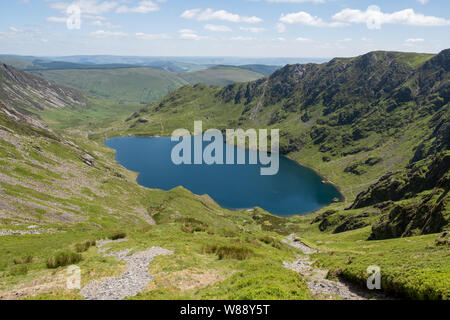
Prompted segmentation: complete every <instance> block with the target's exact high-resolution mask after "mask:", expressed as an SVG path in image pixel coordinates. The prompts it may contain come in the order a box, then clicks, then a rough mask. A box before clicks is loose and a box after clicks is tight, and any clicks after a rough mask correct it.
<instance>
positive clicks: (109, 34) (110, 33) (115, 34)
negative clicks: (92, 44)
mask: <svg viewBox="0 0 450 320" xmlns="http://www.w3.org/2000/svg"><path fill="white" fill-rule="evenodd" d="M90 35H91V36H92V37H96V38H107V37H127V36H128V34H127V33H125V32H121V31H117V32H115V31H105V30H97V31H94V32H91V33H90Z"/></svg>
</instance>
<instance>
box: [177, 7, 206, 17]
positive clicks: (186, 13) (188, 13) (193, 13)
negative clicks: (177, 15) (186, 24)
mask: <svg viewBox="0 0 450 320" xmlns="http://www.w3.org/2000/svg"><path fill="white" fill-rule="evenodd" d="M201 10H202V9H191V10H186V11H184V12H183V13H182V14H181V17H182V18H185V19H194V18H195V16H196V15H197V14H198V13H199V12H200V11H201Z"/></svg>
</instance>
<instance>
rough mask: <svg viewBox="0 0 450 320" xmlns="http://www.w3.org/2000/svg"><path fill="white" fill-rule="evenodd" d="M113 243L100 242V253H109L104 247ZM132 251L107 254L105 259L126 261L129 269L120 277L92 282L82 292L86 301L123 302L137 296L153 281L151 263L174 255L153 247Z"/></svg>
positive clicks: (126, 250)
mask: <svg viewBox="0 0 450 320" xmlns="http://www.w3.org/2000/svg"><path fill="white" fill-rule="evenodd" d="M119 241H124V240H119ZM112 242H113V241H103V242H99V244H98V246H99V247H100V248H101V249H100V250H99V251H101V252H105V251H107V249H104V248H102V247H103V246H105V245H106V244H109V243H112ZM116 242H117V241H116ZM131 251H132V249H125V250H122V251H117V252H112V253H106V254H105V255H104V257H115V258H117V260H119V261H125V262H126V263H127V269H126V270H125V272H124V273H122V274H121V275H120V276H117V277H111V278H106V279H102V280H97V281H92V282H90V283H89V284H87V285H86V286H85V287H84V288H83V289H82V290H81V292H80V293H81V295H82V296H83V297H84V298H85V299H86V300H122V299H124V298H126V297H132V296H135V295H137V294H138V293H139V292H142V291H144V290H145V288H146V287H147V285H148V284H149V283H150V282H151V281H152V280H153V277H152V276H151V275H150V274H149V273H148V267H149V264H150V262H152V261H153V259H154V258H155V257H157V256H160V255H170V254H173V252H172V251H169V250H166V249H163V248H160V247H153V248H150V249H147V250H145V251H140V252H136V253H134V254H132V255H130V252H131Z"/></svg>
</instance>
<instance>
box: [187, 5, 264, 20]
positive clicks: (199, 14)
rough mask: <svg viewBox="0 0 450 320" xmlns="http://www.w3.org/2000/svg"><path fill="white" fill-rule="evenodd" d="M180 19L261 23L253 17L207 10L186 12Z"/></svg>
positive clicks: (224, 11)
mask: <svg viewBox="0 0 450 320" xmlns="http://www.w3.org/2000/svg"><path fill="white" fill-rule="evenodd" d="M181 17H182V18H185V19H196V20H198V21H209V20H222V21H229V22H244V23H258V22H261V21H262V19H261V18H258V17H255V16H252V17H246V16H240V15H238V14H234V13H231V12H228V11H226V10H217V11H214V10H212V9H209V8H208V9H205V10H203V11H202V10H201V9H191V10H186V11H184V12H183V13H182V14H181Z"/></svg>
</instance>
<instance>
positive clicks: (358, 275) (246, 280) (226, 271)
mask: <svg viewBox="0 0 450 320" xmlns="http://www.w3.org/2000/svg"><path fill="white" fill-rule="evenodd" d="M182 90H187V91H188V92H189V94H192V91H191V90H190V89H189V88H187V87H186V88H184V89H182ZM214 90H217V92H218V91H219V89H214ZM196 94H198V93H196ZM175 95H176V96H177V99H186V101H185V102H184V103H188V105H187V108H193V110H195V113H196V116H189V117H188V121H190V120H192V121H193V120H194V119H195V120H197V119H199V116H200V118H203V119H204V120H205V122H206V124H207V126H217V127H222V126H223V127H227V126H230V125H232V124H233V123H231V124H230V119H236V118H235V116H236V115H239V114H240V113H241V111H242V110H241V109H240V106H235V107H231V108H230V105H229V104H220V103H218V104H217V106H218V107H219V108H215V109H214V110H211V109H208V108H206V107H205V105H203V104H202V103H200V104H199V103H198V100H195V99H193V100H192V101H191V97H189V96H188V97H186V96H184V95H183V94H182V91H181V94H180V92H176V93H175ZM173 97H174V95H171V96H169V98H173ZM203 98H204V99H205V103H208V104H210V103H211V100H210V99H211V97H208V96H204V95H203V94H202V95H200V94H199V97H198V99H203ZM189 103H191V105H189ZM220 108H222V110H221V111H219V110H220ZM182 111H183V109H182V107H181V106H179V109H177V110H173V109H172V110H170V111H169V110H164V111H163V112H162V113H156V114H154V115H152V116H150V117H149V115H148V114H145V116H146V117H149V120H150V122H149V123H147V124H146V125H142V126H136V127H135V128H134V129H133V130H130V129H129V125H130V124H129V123H126V122H124V120H123V119H121V120H120V121H118V122H117V123H115V124H113V125H110V127H115V128H119V130H117V129H115V130H104V129H103V130H100V132H101V134H100V135H97V138H98V139H99V140H98V141H99V142H101V137H102V136H105V135H116V134H126V133H133V134H170V133H171V130H172V128H178V127H185V126H186V123H187V121H186V120H184V119H183V115H180V113H182ZM75 113H79V111H78V112H77V111H75ZM67 116H70V113H68V114H67ZM95 116H96V114H95V113H94V114H93V115H92V117H94V118H95ZM184 116H186V114H184ZM71 117H72V116H71ZM78 117H81V116H78ZM169 117H170V118H169ZM191 118H192V119H191ZM168 119H170V120H171V121H168ZM69 120H70V121H72V120H71V119H69ZM183 120H184V121H183ZM58 121H63V123H62V126H63V127H71V126H72V125H76V126H79V125H80V124H81V123H82V120H80V122H77V123H72V124H70V123H69V124H67V119H64V118H63V117H60V118H58ZM70 121H69V122H70ZM235 121H236V122H235V124H237V120H235ZM161 122H162V124H163V125H161ZM64 123H65V124H64ZM124 123H125V125H124ZM53 125H56V124H55V123H53ZM60 126H61V123H60ZM83 127H84V128H88V129H89V128H90V127H92V128H95V129H98V128H96V127H95V125H94V126H93V124H92V123H91V124H89V123H83ZM13 130H17V129H16V128H13ZM83 130H86V129H83ZM77 143H80V144H83V146H85V147H86V148H87V149H89V150H91V152H92V153H94V152H97V153H99V154H98V157H99V159H102V160H103V161H104V162H107V163H108V164H107V166H108V167H110V168H111V169H112V170H113V171H115V170H117V171H118V172H119V173H121V174H122V175H123V176H125V180H123V181H122V180H116V178H114V177H113V178H112V179H111V178H109V179H105V178H104V177H103V175H104V174H106V171H104V170H103V169H102V170H98V171H96V172H97V175H94V176H93V182H95V181H107V184H108V187H107V188H105V189H102V190H104V191H105V192H106V197H105V198H104V199H103V200H104V201H102V202H100V203H101V206H104V205H107V206H111V207H112V209H113V210H116V209H117V208H114V207H115V206H116V204H117V203H119V204H120V205H121V208H120V212H122V213H128V212H129V211H130V210H127V209H125V208H124V207H129V206H131V207H133V205H131V204H130V201H131V200H133V201H136V202H137V203H138V205H140V204H142V205H143V207H144V209H145V211H146V212H149V213H150V214H152V215H153V217H154V218H155V220H156V221H157V222H158V223H157V225H156V226H154V227H152V228H151V230H147V229H145V230H144V229H142V228H141V226H145V225H146V223H143V222H136V223H131V224H129V225H127V226H126V227H123V225H124V224H123V223H122V222H121V221H122V219H123V218H122V216H121V218H120V219H117V220H116V219H113V216H114V215H110V214H106V215H105V216H104V213H101V214H99V213H98V212H101V210H100V211H98V210H99V209H98V208H97V207H96V206H93V207H90V206H88V205H87V206H86V207H83V208H82V212H84V215H85V216H87V217H90V216H93V217H97V218H95V219H98V221H100V224H101V227H100V226H99V227H98V228H94V227H93V226H92V224H91V223H88V224H81V225H79V226H77V227H71V232H66V233H64V234H59V233H57V234H54V235H49V234H43V235H40V236H21V237H20V238H19V239H20V241H18V240H17V239H18V238H17V237H12V236H9V237H0V244H1V246H0V247H1V248H2V250H3V251H2V252H1V254H0V259H1V260H0V266H1V269H0V270H1V275H0V277H1V279H2V282H1V283H2V288H3V290H4V291H10V290H11V289H13V288H18V287H21V286H22V287H25V288H29V289H30V287H33V286H34V287H35V289H32V290H31V289H30V290H29V291H30V292H31V293H30V292H28V296H29V295H31V296H34V295H35V294H38V296H35V298H42V299H47V298H79V296H77V295H76V292H75V293H74V292H67V291H65V290H64V289H61V288H58V287H57V286H53V287H50V288H47V289H45V290H41V289H39V287H38V288H36V286H35V285H36V283H37V284H39V283H42V282H43V281H48V280H49V279H55V275H62V274H64V269H63V268H60V269H58V270H57V271H56V272H53V271H52V272H51V271H48V270H47V269H46V268H45V260H46V258H47V257H49V256H51V255H52V254H53V253H55V252H57V251H59V250H62V249H71V248H73V246H74V245H75V244H76V243H79V242H82V241H85V240H89V239H100V238H102V237H105V236H106V235H108V234H109V233H110V232H112V231H113V230H118V229H119V230H123V229H124V230H125V231H126V232H127V233H128V235H129V238H130V241H129V242H128V243H123V244H120V245H117V247H118V248H123V247H130V248H138V249H139V248H147V247H149V246H153V245H161V246H163V247H165V248H168V249H174V250H175V253H176V254H175V255H173V256H166V257H160V258H158V259H157V260H156V261H155V263H153V264H152V265H151V267H150V270H151V273H152V274H155V275H156V277H155V281H154V283H153V284H152V285H151V286H150V287H149V288H148V290H147V291H146V292H144V293H143V294H141V295H139V296H138V297H137V298H142V299H156V298H162V299H173V298H194V299H198V298H230V299H239V298H240V299H250V298H263V299H264V298H269V299H270V298H280V299H301V298H308V297H310V294H309V292H308V290H307V289H306V287H305V283H304V280H302V278H301V277H299V276H298V275H296V274H295V273H292V272H290V271H288V270H285V269H284V268H282V267H281V262H282V261H284V260H294V252H293V250H292V249H289V248H285V247H282V248H281V249H276V248H274V247H272V246H270V245H266V244H264V243H262V242H261V241H259V240H258V239H259V238H260V237H262V236H267V235H270V236H272V237H274V238H275V239H278V240H280V239H282V237H284V235H286V234H289V233H291V232H297V233H298V234H300V235H301V237H302V239H303V240H304V241H305V242H307V243H309V244H310V245H312V246H314V247H317V248H320V249H321V250H322V251H323V253H320V254H316V255H314V259H316V260H317V263H318V264H319V265H322V266H324V267H325V268H329V269H330V270H332V271H334V270H337V269H339V270H340V271H339V270H338V271H339V272H336V274H339V273H340V274H341V275H342V276H344V277H346V278H348V279H351V280H353V281H356V282H358V283H361V284H363V283H364V282H365V278H366V275H365V270H366V268H367V267H368V266H369V265H379V266H381V267H382V274H383V288H385V289H387V290H389V291H391V292H393V293H397V294H401V295H402V296H407V297H412V298H440V299H442V298H444V299H448V298H449V296H450V292H449V290H450V276H449V275H450V269H449V266H450V263H449V262H450V257H449V250H448V247H445V246H443V247H439V246H436V244H435V240H436V239H437V237H438V236H437V235H427V236H419V237H411V238H407V239H393V240H384V241H367V237H368V235H369V234H370V229H369V227H366V228H362V229H358V230H354V231H349V232H345V233H342V234H332V230H333V228H329V229H327V230H325V231H324V232H320V231H319V229H318V226H317V224H312V225H311V224H310V223H311V220H312V219H313V218H315V217H316V216H317V215H318V214H320V213H322V212H323V211H326V210H329V209H335V210H337V211H338V212H341V211H340V210H342V208H343V204H335V205H333V206H331V207H330V208H326V209H324V210H322V212H319V213H316V214H313V215H308V216H304V217H293V218H289V219H283V218H277V217H274V216H271V215H268V214H267V213H264V212H263V211H261V210H256V211H255V212H253V213H252V214H250V213H249V212H230V211H227V210H224V209H221V208H220V207H218V206H217V205H215V204H213V203H211V202H210V201H209V200H207V199H206V198H198V197H197V196H194V195H192V194H190V193H189V192H187V191H185V190H183V189H176V190H174V191H171V192H168V193H165V192H158V191H156V190H147V189H144V188H140V187H138V186H137V185H136V183H135V182H134V181H133V179H134V175H132V174H130V173H127V171H125V170H123V169H122V168H120V167H118V166H117V165H116V164H115V163H114V161H113V158H112V153H111V151H107V150H105V149H104V148H102V147H100V146H99V145H98V144H97V145H96V144H95V143H93V142H92V141H87V140H84V138H81V137H79V138H77ZM411 144H414V143H411ZM5 145H6V146H8V145H7V144H5ZM8 147H10V148H9V149H5V148H6V147H5V146H2V148H1V149H0V150H6V152H5V153H4V154H2V155H1V157H3V158H4V160H3V161H4V162H3V163H7V164H9V162H8V158H9V159H11V158H17V157H19V155H18V154H17V151H16V150H15V148H13V147H11V146H8ZM406 148H407V149H408V147H406ZM54 152H55V154H57V155H59V154H62V152H61V151H60V150H59V149H55V150H54ZM316 153H317V152H316ZM313 154H314V152H311V155H313ZM5 157H6V158H5ZM306 157H308V156H306ZM311 161H312V163H313V166H315V165H316V164H315V163H314V161H313V158H311ZM9 165H10V164H9ZM81 165H82V164H81ZM324 166H325V165H324ZM33 170H34V169H33ZM83 170H84V169H83ZM5 172H10V170H6V171H5ZM19 172H23V171H22V170H19ZM40 175H42V176H44V177H47V176H48V175H49V173H48V172H47V171H46V172H41V173H40ZM27 176H28V177H29V176H30V175H29V174H28V175H27ZM38 176H39V175H38ZM33 179H34V178H33ZM36 179H38V178H37V177H36ZM118 181H121V184H120V188H117V184H116V183H117V182H118ZM342 181H343V182H345V179H344V178H342ZM59 183H60V182H58V184H59ZM352 183H353V182H352ZM93 185H95V184H93ZM348 185H349V186H351V183H348ZM12 190H13V189H12ZM138 190H140V191H139V192H137V191H138ZM13 191H14V190H13ZM93 191H94V192H96V188H95V189H94V190H93ZM86 192H87V190H86ZM140 192H142V193H140ZM131 193H132V194H133V195H134V196H133V197H129V196H128V195H129V194H131ZM121 194H122V195H121ZM140 194H142V197H141V195H140ZM14 195H15V196H17V197H21V195H20V193H15V194H14ZM124 195H127V196H126V197H125V198H124ZM110 197H114V201H113V202H111V199H112V198H110ZM93 201H94V203H98V201H99V198H98V197H96V198H93ZM88 203H89V202H88ZM372 210H373V209H372ZM32 211H33V210H31V209H27V208H26V207H24V208H23V213H24V214H25V215H28V214H31V213H32ZM365 211H366V209H358V210H351V211H349V212H346V213H345V214H346V215H357V214H361V213H364V212H365ZM103 212H104V211H103ZM39 214H41V215H42V212H40V213H39ZM375 214H379V212H375ZM44 216H45V215H44ZM132 216H133V214H132ZM100 217H102V218H100ZM123 217H125V218H124V219H127V218H126V217H127V214H125V215H124V216H123ZM183 218H194V219H196V220H199V221H202V222H203V223H206V225H207V227H206V229H205V228H204V224H201V226H203V230H204V231H200V232H194V233H192V234H191V233H186V232H184V231H182V227H183V225H185V224H186V222H183V221H187V220H183ZM375 218H376V217H373V216H371V217H369V218H368V219H369V220H370V221H374V219H375ZM96 221H97V220H96ZM7 223H8V224H9V225H8V226H6V224H7ZM33 223H34V221H33ZM194 224H195V223H194ZM2 225H3V227H4V228H5V226H6V228H18V229H24V228H26V227H25V226H26V225H27V224H25V225H22V226H15V225H13V224H12V223H11V221H3V223H2ZM43 226H44V227H50V226H51V227H54V228H57V229H58V228H62V227H61V226H60V225H58V224H53V223H52V224H45V223H44V224H43ZM242 226H244V228H245V229H246V232H242ZM183 229H184V230H185V228H183ZM200 229H201V228H200ZM63 230H64V229H63ZM248 230H250V232H248ZM208 244H211V245H212V244H214V245H232V246H238V247H246V248H249V249H251V250H252V251H253V252H254V253H255V254H256V256H254V257H252V258H249V259H247V260H244V261H236V260H219V259H218V258H217V257H216V256H215V255H210V254H206V253H204V251H203V249H204V247H205V246H207V245H208ZM44 247H45V248H44ZM29 254H33V255H35V256H36V261H35V262H33V263H32V264H31V265H29V266H28V267H29V271H28V274H22V275H21V274H20V272H21V270H20V269H19V267H20V266H15V265H14V263H13V262H12V260H13V259H14V258H16V257H25V256H26V255H29ZM83 256H84V261H82V262H81V263H80V266H81V267H82V269H83V281H88V280H91V279H95V278H101V277H104V276H107V275H111V274H117V273H119V272H120V270H119V269H120V268H119V265H118V264H117V263H116V262H114V260H112V259H106V260H105V259H103V258H102V257H101V255H100V254H99V253H98V252H97V250H96V249H95V248H94V249H90V250H89V251H88V252H87V253H83ZM199 278H201V279H212V280H210V281H207V283H206V284H205V283H202V281H200V280H198V279H199ZM180 279H182V280H183V281H180ZM31 280H33V281H34V284H32V283H31V282H30V281H31ZM84 283H85V282H84ZM182 283H185V285H183V284H182ZM186 284H188V285H186ZM189 284H190V285H189ZM3 290H2V289H0V291H3ZM33 290H34V291H33ZM42 292H44V293H42ZM45 292H46V293H45Z"/></svg>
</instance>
